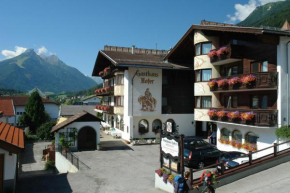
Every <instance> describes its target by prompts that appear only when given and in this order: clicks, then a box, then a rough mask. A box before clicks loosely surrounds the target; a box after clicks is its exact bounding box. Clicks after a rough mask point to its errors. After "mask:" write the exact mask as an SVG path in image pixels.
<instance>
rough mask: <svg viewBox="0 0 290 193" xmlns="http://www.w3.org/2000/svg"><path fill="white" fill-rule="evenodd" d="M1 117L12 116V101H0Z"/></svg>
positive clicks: (13, 113)
mask: <svg viewBox="0 0 290 193" xmlns="http://www.w3.org/2000/svg"><path fill="white" fill-rule="evenodd" d="M1 111H2V112H3V116H14V115H15V112H14V108H13V101H12V100H11V99H0V112H1Z"/></svg>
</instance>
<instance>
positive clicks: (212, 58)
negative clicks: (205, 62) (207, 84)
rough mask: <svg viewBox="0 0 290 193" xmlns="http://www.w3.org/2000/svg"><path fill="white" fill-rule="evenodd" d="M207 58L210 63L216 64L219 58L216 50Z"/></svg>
mask: <svg viewBox="0 0 290 193" xmlns="http://www.w3.org/2000/svg"><path fill="white" fill-rule="evenodd" d="M207 56H208V57H209V59H210V62H216V61H217V60H218V56H217V51H216V50H211V51H210V52H209V53H208V54H207Z"/></svg>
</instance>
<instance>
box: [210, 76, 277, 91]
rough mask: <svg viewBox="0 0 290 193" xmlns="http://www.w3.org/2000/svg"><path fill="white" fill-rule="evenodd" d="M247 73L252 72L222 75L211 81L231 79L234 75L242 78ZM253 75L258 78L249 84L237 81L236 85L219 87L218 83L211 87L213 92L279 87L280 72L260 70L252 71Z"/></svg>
mask: <svg viewBox="0 0 290 193" xmlns="http://www.w3.org/2000/svg"><path fill="white" fill-rule="evenodd" d="M246 75H250V74H239V75H234V76H226V77H220V78H214V79H211V81H212V80H213V81H218V80H221V79H227V80H229V79H231V78H234V77H239V78H240V79H241V78H243V77H245V76H246ZM251 75H254V76H255V78H256V80H255V81H254V82H253V83H251V85H249V84H242V83H237V84H234V85H228V84H227V85H225V86H224V87H221V88H219V87H218V86H217V84H216V85H215V86H214V87H212V88H210V90H211V91H212V92H227V91H232V92H233V91H236V90H244V89H249V90H250V89H252V90H253V89H265V88H277V85H278V84H277V77H278V73H277V72H259V73H251Z"/></svg>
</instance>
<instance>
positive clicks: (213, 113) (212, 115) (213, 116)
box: [207, 109, 217, 120]
mask: <svg viewBox="0 0 290 193" xmlns="http://www.w3.org/2000/svg"><path fill="white" fill-rule="evenodd" d="M216 113H217V111H216V110H213V109H211V110H208V111H207V115H208V116H209V117H210V119H212V120H214V119H217V114H216Z"/></svg>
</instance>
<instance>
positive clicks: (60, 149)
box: [58, 145, 91, 170]
mask: <svg viewBox="0 0 290 193" xmlns="http://www.w3.org/2000/svg"><path fill="white" fill-rule="evenodd" d="M58 152H59V153H60V154H61V155H62V156H64V157H65V158H66V159H67V160H68V161H70V162H71V164H72V165H74V166H75V167H76V168H77V169H78V170H80V168H82V169H91V168H90V167H89V166H87V165H86V164H85V163H84V162H82V161H81V160H80V159H79V158H78V156H76V155H75V154H74V153H72V152H71V151H70V150H69V149H68V148H64V147H62V146H61V145H58ZM80 166H81V167H80Z"/></svg>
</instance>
